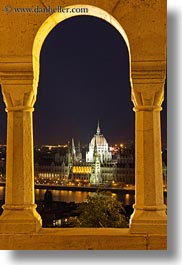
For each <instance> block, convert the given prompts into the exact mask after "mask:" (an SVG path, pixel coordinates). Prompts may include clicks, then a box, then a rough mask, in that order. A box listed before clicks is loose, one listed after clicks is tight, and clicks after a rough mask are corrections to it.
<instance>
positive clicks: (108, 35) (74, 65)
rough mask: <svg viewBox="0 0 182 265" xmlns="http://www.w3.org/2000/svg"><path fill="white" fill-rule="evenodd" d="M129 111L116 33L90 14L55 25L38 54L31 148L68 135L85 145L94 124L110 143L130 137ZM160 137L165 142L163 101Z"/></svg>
mask: <svg viewBox="0 0 182 265" xmlns="http://www.w3.org/2000/svg"><path fill="white" fill-rule="evenodd" d="M132 108H133V103H132V102H131V92H130V83H129V62H128V51H127V47H126V45H125V42H124V40H123V39H122V37H121V35H120V34H119V33H118V31H117V30H116V29H115V28H113V27H112V26H111V25H110V24H109V23H107V22H105V21H103V20H101V19H98V18H94V17H89V16H78V17H73V18H70V19H67V20H65V21H64V22H62V23H60V24H59V25H57V26H56V27H55V28H54V29H53V30H52V31H51V32H50V34H49V35H48V37H47V39H46V40H45V42H44V45H43V47H42V51H41V75H40V81H39V88H38V95H37V102H36V104H35V112H34V136H35V140H34V141H35V144H59V143H66V142H67V141H68V140H70V138H72V137H73V138H75V140H76V141H78V140H80V141H81V143H86V144H87V143H88V142H89V141H90V138H91V137H92V136H93V134H94V133H95V131H96V126H97V121H98V120H99V121H100V128H101V133H103V134H104V136H105V137H106V139H107V140H108V142H109V143H115V142H122V141H126V140H128V139H134V112H133V110H132ZM1 113H2V109H1V111H0V114H1ZM3 119H4V118H3V116H2V118H0V126H2V125H1V124H2V122H3V123H4V121H3ZM0 128H2V127H0ZM162 133H163V138H166V102H165V104H164V111H163V113H162ZM0 139H2V140H3V139H4V132H3V129H2V131H1V132H0Z"/></svg>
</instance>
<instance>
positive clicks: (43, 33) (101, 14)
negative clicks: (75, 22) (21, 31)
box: [32, 5, 132, 94]
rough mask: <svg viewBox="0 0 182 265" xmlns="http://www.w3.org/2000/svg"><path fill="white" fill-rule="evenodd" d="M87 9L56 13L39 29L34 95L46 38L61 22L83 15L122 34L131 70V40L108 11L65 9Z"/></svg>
mask: <svg viewBox="0 0 182 265" xmlns="http://www.w3.org/2000/svg"><path fill="white" fill-rule="evenodd" d="M83 7H84V8H86V9H87V11H88V12H87V13H72V12H71V13H69V12H68V13H54V14H52V15H51V16H49V17H48V18H47V19H46V20H45V21H44V23H43V24H42V25H41V27H40V28H39V30H38V32H37V34H36V36H35V39H34V43H33V49H32V56H33V57H32V58H33V59H32V60H33V61H32V63H33V72H34V79H33V90H34V93H35V94H36V92H37V87H38V82H39V74H40V52H41V48H42V45H43V43H44V41H45V39H46V37H47V36H48V34H49V33H50V32H51V30H52V29H53V28H54V27H55V26H56V25H57V24H59V23H60V22H62V21H64V20H66V19H68V18H71V17H74V16H81V15H87V16H94V17H97V18H101V19H103V20H105V21H106V22H108V23H110V24H111V25H112V26H113V27H114V28H116V29H117V30H118V32H119V33H120V34H121V36H122V37H123V39H124V41H125V43H126V46H127V48H128V54H129V67H130V68H129V70H130V69H131V63H130V62H131V56H130V46H129V40H128V37H127V35H126V33H125V31H124V29H123V27H122V26H121V25H120V23H119V22H118V21H117V20H116V19H115V18H114V17H113V16H112V15H110V14H109V13H108V12H107V11H105V10H103V9H101V8H98V7H96V6H91V5H74V6H73V5H71V6H67V7H65V8H68V9H70V10H71V9H72V8H78V9H81V8H83ZM129 73H130V83H131V84H132V82H131V71H129Z"/></svg>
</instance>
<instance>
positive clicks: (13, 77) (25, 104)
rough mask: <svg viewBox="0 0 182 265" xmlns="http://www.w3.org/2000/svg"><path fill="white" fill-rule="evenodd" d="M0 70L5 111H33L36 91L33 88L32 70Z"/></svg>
mask: <svg viewBox="0 0 182 265" xmlns="http://www.w3.org/2000/svg"><path fill="white" fill-rule="evenodd" d="M9 69H10V71H4V72H2V71H1V72H0V79H1V86H2V94H3V99H4V102H5V105H6V111H33V105H34V103H35V100H36V94H37V91H35V90H33V72H32V71H28V70H27V71H19V70H20V69H18V70H17V71H12V69H11V68H9Z"/></svg>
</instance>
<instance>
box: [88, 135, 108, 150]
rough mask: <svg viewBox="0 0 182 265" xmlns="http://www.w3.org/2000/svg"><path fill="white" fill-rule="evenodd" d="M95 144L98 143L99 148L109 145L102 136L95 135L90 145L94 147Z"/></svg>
mask: <svg viewBox="0 0 182 265" xmlns="http://www.w3.org/2000/svg"><path fill="white" fill-rule="evenodd" d="M95 143H96V145H97V147H99V146H106V145H108V143H107V141H106V138H105V137H104V136H103V135H102V134H95V135H94V137H93V138H92V140H91V141H90V145H91V146H93V147H94V146H95Z"/></svg>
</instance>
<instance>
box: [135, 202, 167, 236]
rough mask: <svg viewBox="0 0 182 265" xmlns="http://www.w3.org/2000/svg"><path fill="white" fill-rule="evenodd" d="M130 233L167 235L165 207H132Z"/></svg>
mask: <svg viewBox="0 0 182 265" xmlns="http://www.w3.org/2000/svg"><path fill="white" fill-rule="evenodd" d="M134 208H135V210H134V213H133V214H132V216H131V218H130V233H145V234H146V233H147V234H167V215H166V206H165V205H162V206H139V205H135V206H134Z"/></svg>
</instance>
